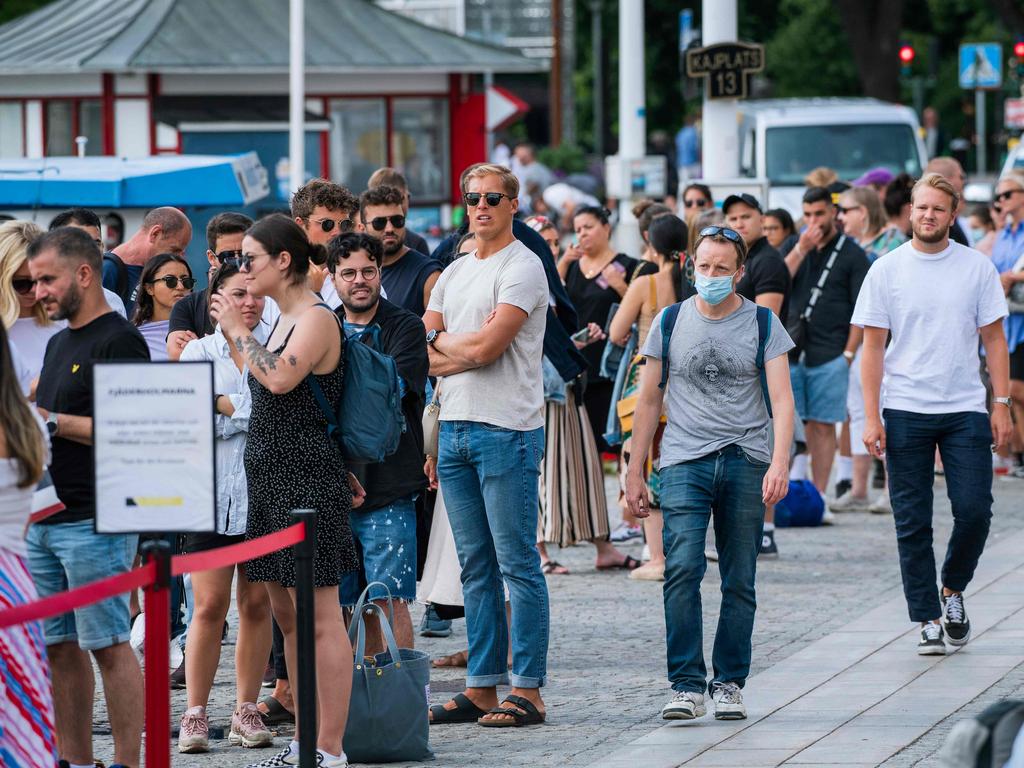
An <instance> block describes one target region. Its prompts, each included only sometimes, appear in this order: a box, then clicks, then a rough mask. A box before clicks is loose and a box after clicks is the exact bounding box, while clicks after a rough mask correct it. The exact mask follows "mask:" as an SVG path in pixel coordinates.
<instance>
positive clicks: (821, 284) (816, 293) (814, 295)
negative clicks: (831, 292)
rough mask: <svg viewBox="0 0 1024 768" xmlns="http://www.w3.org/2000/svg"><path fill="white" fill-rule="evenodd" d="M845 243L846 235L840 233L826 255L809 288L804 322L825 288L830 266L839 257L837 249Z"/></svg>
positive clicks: (830, 269) (830, 271) (830, 270)
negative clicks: (825, 260) (816, 281)
mask: <svg viewBox="0 0 1024 768" xmlns="http://www.w3.org/2000/svg"><path fill="white" fill-rule="evenodd" d="M845 243H846V235H840V236H839V240H837V241H836V245H835V247H834V248H833V249H832V253H831V254H830V255H829V257H828V261H827V262H825V268H824V269H823V270H821V275H820V276H819V277H818V283H817V285H815V286H814V288H812V289H811V297H810V299H808V301H807V306H806V307H805V308H804V313H803V319H804V321H805V322H806V321H808V320H810V319H811V312H813V311H814V305H815V304H817V303H818V298H819V297H820V296H821V293H822V291H823V290H824V288H825V283H826V282H827V281H828V276H829V275H830V274H831V273H832V267H833V266H834V265H835V263H836V259H837V258H839V251H840V250H842V248H843V245H844V244H845Z"/></svg>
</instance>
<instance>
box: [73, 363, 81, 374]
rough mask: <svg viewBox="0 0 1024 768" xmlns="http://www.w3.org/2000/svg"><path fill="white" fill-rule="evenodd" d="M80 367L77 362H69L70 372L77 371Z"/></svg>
mask: <svg viewBox="0 0 1024 768" xmlns="http://www.w3.org/2000/svg"><path fill="white" fill-rule="evenodd" d="M81 367H82V366H80V365H79V364H78V363H72V364H71V372H72V373H78V369H79V368H81Z"/></svg>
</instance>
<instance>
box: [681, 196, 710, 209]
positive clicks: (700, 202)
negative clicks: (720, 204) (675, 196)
mask: <svg viewBox="0 0 1024 768" xmlns="http://www.w3.org/2000/svg"><path fill="white" fill-rule="evenodd" d="M707 204H708V201H707V200H705V199H704V198H703V197H702V198H700V199H699V200H693V199H691V200H684V201H683V205H685V206H686V207H687V208H694V207H697V208H703V207H704V206H706V205H707Z"/></svg>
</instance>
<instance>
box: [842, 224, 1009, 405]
mask: <svg viewBox="0 0 1024 768" xmlns="http://www.w3.org/2000/svg"><path fill="white" fill-rule="evenodd" d="M1006 315H1007V307H1006V297H1005V295H1004V294H1003V288H1002V285H1001V284H1000V282H999V273H998V272H997V271H996V268H995V266H993V264H992V261H991V259H989V257H988V256H985V255H984V254H983V253H981V252H979V251H976V250H974V249H973V248H967V247H966V246H963V245H960V244H958V243H954V242H952V241H950V243H949V247H947V248H946V249H945V250H944V251H942V252H941V253H934V254H932V253H922V252H921V251H918V250H916V249H915V248H914V247H913V242H912V241H911V242H907V243H904V244H903V245H901V246H899V247H898V248H895V249H893V250H892V251H889V253H887V254H886V255H885V256H884V257H883V258H881V259H879V260H878V261H876V262H875V263H874V264H872V265H871V269H870V270H868V274H867V277H865V278H864V284H863V285H862V286H861V289H860V295H859V296H858V297H857V306H856V307H855V308H854V311H853V318H852V319H851V322H852V323H853V324H854V325H858V326H860V327H862V328H863V327H865V326H870V327H873V328H888V329H889V330H890V331H891V333H892V343H891V344H890V345H889V348H888V350H886V353H885V367H884V374H883V378H882V407H883V408H891V409H894V410H900V411H911V412H913V413H964V412H977V413H987V409H986V407H985V387H984V385H983V384H982V383H981V375H980V373H979V369H980V360H979V357H978V347H979V343H980V337H979V334H978V329H979V328H982V327H984V326H986V325H989V324H991V323H994V322H996V321H997V320H1000V319H1002V318H1004V317H1006Z"/></svg>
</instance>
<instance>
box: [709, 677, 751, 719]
mask: <svg viewBox="0 0 1024 768" xmlns="http://www.w3.org/2000/svg"><path fill="white" fill-rule="evenodd" d="M711 698H712V699H714V701H715V720H746V719H747V708H746V707H745V706H743V694H742V693H741V692H740V687H739V686H738V685H736V683H712V684H711Z"/></svg>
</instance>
